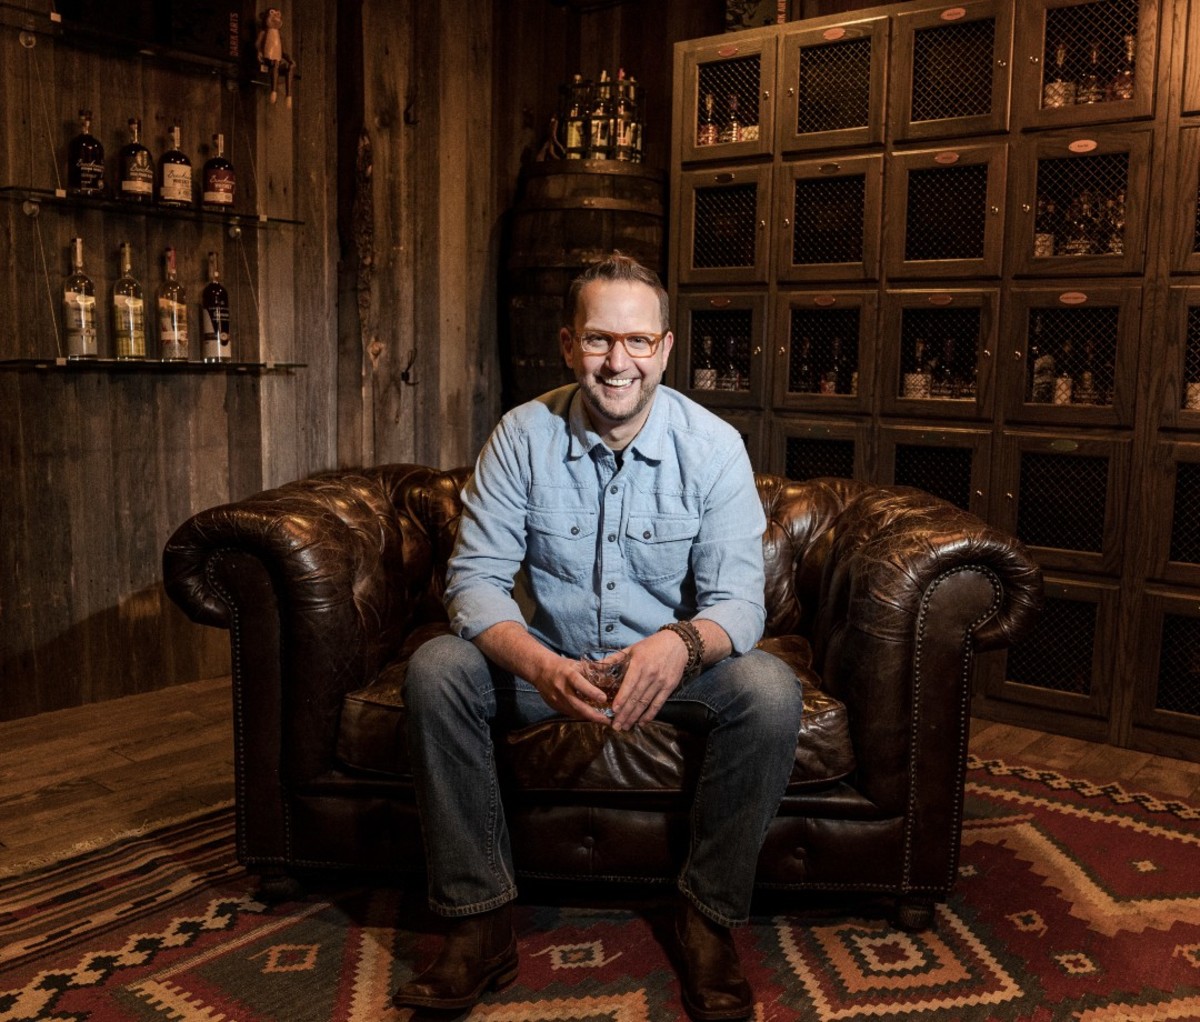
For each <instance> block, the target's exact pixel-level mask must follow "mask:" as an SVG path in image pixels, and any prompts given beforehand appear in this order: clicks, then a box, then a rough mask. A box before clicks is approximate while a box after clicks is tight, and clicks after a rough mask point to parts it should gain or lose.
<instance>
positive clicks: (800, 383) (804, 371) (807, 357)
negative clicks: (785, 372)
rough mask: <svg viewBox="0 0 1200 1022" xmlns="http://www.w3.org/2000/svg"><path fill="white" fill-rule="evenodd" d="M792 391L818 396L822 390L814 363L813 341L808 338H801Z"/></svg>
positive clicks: (793, 374)
mask: <svg viewBox="0 0 1200 1022" xmlns="http://www.w3.org/2000/svg"><path fill="white" fill-rule="evenodd" d="M791 389H792V391H793V392H794V393H798V394H816V393H818V392H819V391H820V389H821V382H820V380H818V379H817V367H816V365H815V364H814V363H813V351H812V340H811V339H810V338H808V337H807V336H806V337H801V338H800V348H799V350H797V352H796V368H795V370H794V371H793V373H792V388H791Z"/></svg>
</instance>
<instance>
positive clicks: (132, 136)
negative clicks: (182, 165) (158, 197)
mask: <svg viewBox="0 0 1200 1022" xmlns="http://www.w3.org/2000/svg"><path fill="white" fill-rule="evenodd" d="M141 136H142V122H141V121H140V120H139V119H138V118H137V117H130V118H129V142H128V143H126V144H125V145H124V146H123V147H122V148H121V151H120V153H118V154H117V195H118V197H120V198H122V199H125V200H126V201H127V202H153V201H154V158H153V157H152V156H151V155H150V150H149V149H147V148H146V147H145V146H144V145H142V141H141Z"/></svg>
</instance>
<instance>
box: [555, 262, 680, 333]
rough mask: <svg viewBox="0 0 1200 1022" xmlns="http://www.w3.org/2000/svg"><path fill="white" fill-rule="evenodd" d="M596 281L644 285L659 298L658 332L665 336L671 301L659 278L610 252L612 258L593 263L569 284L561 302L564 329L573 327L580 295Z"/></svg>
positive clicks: (643, 267)
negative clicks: (660, 331)
mask: <svg viewBox="0 0 1200 1022" xmlns="http://www.w3.org/2000/svg"><path fill="white" fill-rule="evenodd" d="M597 280H612V281H624V282H626V283H630V284H645V285H646V286H647V287H648V288H650V289H651V290H653V292H654V293H655V294H656V295H657V296H658V309H659V319H660V320H661V322H660V324H659V329H660V330H662V331H663V332H664V333H665V332H666V331H667V330H669V329H670V328H671V299H670V298H669V297H668V296H667V291H666V288H664V287H663V286H662V281H661V280H659V278H658V274H657V273H655V272H654V271H653V270H652V269H650V268H649V267H648V266H643V265H642V264H641V263H639V262H638V261H637V260H636V259H634V258H633V257H632V256H627V255H623V254H622V253H621V252H619V251H618V252H613V254H612V255H610V256H608V257H607V258H605V259H602V260H600V262H598V263H592V264H591V265H590V266H588V268H587V269H585V270H584V271H583V272H582V273H581V274H579V276H577V277H576V278H575V279H574V280H573V281H571V286H570V287H569V288H568V289H567V295H566V298H565V300H564V301H563V325H564V326H566V327H567V328H569V329H570V328H573V327H574V326H575V313H576V312H577V311H578V309H579V294H580V292H581V291H583V289H584V288H585V287H587V286H588V284H591V283H592V282H593V281H597Z"/></svg>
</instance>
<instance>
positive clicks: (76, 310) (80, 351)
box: [62, 238, 99, 359]
mask: <svg viewBox="0 0 1200 1022" xmlns="http://www.w3.org/2000/svg"><path fill="white" fill-rule="evenodd" d="M62 305H63V331H64V333H65V334H66V341H67V358H70V359H79V358H95V357H96V356H97V355H98V354H99V347H98V338H97V336H96V289H95V287H94V286H93V285H92V278H91V277H89V276H88V275H87V274H86V273H84V272H83V239H82V238H72V239H71V274H70V276H69V277H67V279H66V280H64V281H63V287H62Z"/></svg>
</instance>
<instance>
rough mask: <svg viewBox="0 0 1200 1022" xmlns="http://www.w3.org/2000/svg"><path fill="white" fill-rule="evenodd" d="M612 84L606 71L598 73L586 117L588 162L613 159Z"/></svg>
mask: <svg viewBox="0 0 1200 1022" xmlns="http://www.w3.org/2000/svg"><path fill="white" fill-rule="evenodd" d="M611 91H612V83H611V81H610V79H609V77H608V72H607V71H601V72H600V80H599V81H598V82H597V83H596V94H595V95H594V96H593V97H592V111H591V114H590V115H589V116H588V147H587V155H588V159H589V160H610V159H612V157H613V117H612V96H611Z"/></svg>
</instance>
